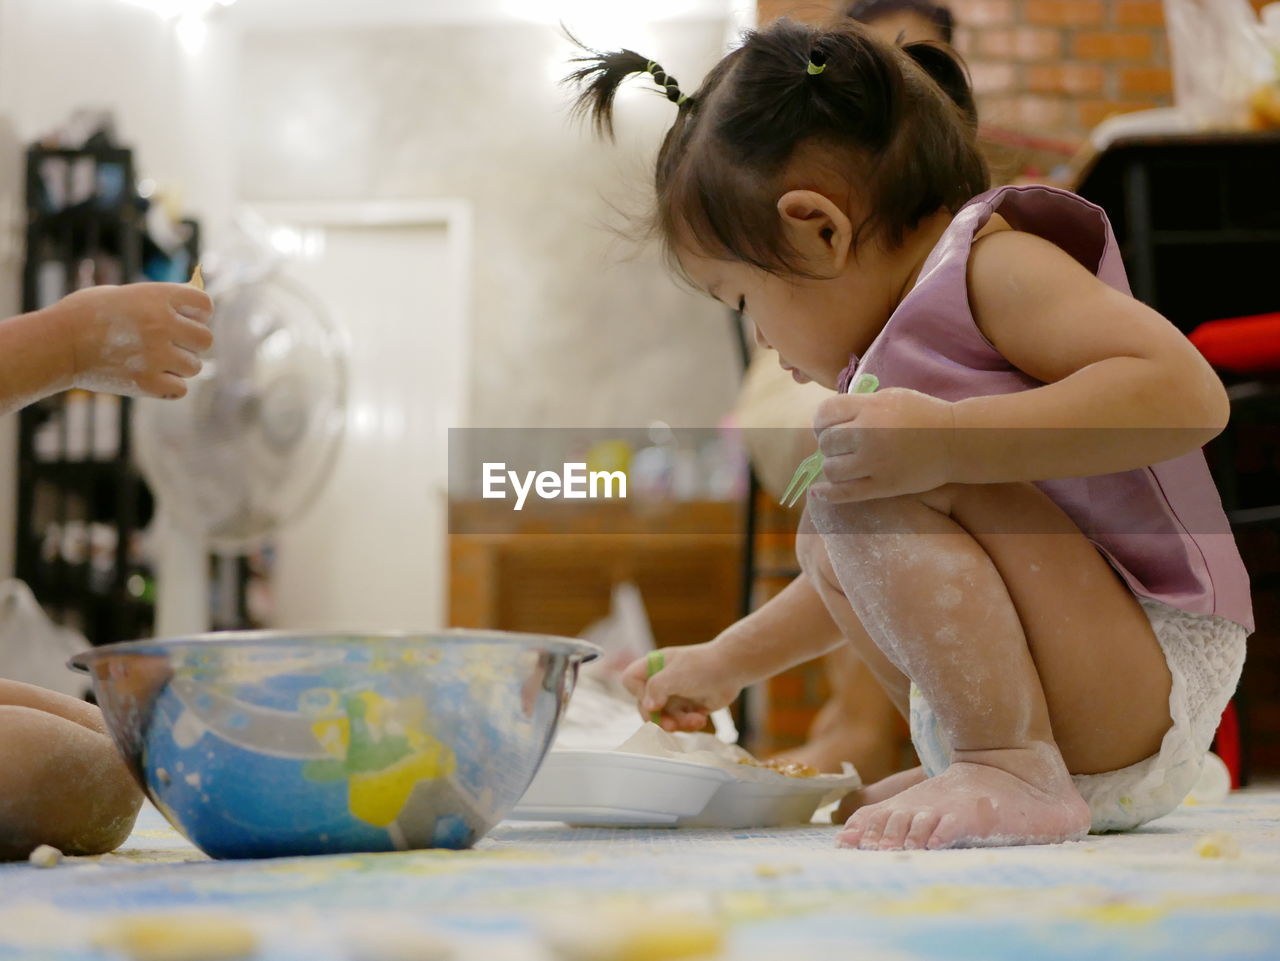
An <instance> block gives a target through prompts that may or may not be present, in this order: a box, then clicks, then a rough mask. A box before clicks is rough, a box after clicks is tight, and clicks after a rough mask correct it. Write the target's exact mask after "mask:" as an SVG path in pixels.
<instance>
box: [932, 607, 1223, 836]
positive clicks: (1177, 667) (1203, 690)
mask: <svg viewBox="0 0 1280 961" xmlns="http://www.w3.org/2000/svg"><path fill="white" fill-rule="evenodd" d="M1138 600H1139V602H1140V603H1141V604H1142V609H1143V610H1144V611H1146V614H1147V618H1148V619H1149V620H1150V621H1151V627H1152V630H1154V632H1155V635H1156V639H1157V640H1158V641H1159V642H1160V648H1161V649H1162V650H1163V651H1164V656H1165V660H1166V661H1167V662H1168V664H1169V672H1170V674H1172V675H1173V686H1172V688H1171V689H1170V691H1169V716H1170V717H1171V718H1173V726H1172V727H1170V728H1169V730H1168V732H1167V733H1166V734H1165V736H1164V740H1163V741H1162V742H1161V744H1160V750H1159V751H1158V752H1157V753H1156V754H1153V755H1152V756H1151V757H1149V758H1146V759H1145V760H1142V761H1139V762H1138V763H1137V764H1131V765H1129V767H1125V768H1121V769H1120V770H1118V771H1107V772H1105V773H1103V774H1080V775H1076V776H1075V778H1074V780H1075V783H1076V788H1077V789H1078V790H1079V791H1080V794H1081V795H1082V796H1083V797H1084V799H1085V801H1086V802H1087V803H1088V805H1089V811H1090V812H1091V813H1092V814H1093V827H1092V830H1093V831H1094V832H1095V833H1098V832H1101V831H1127V830H1129V829H1131V828H1135V827H1137V826H1138V825H1140V824H1145V823H1147V822H1148V821H1154V820H1155V819H1156V818H1158V817H1163V816H1164V815H1166V814H1168V813H1169V812H1170V811H1172V810H1173V809H1174V808H1176V807H1177V806H1178V805H1179V804H1181V803H1182V801H1183V799H1184V798H1185V797H1186V796H1187V794H1188V793H1189V792H1190V791H1191V789H1192V788H1193V787H1194V786H1195V783H1196V779H1197V778H1198V777H1199V776H1200V768H1201V765H1203V764H1204V756H1205V753H1206V752H1207V751H1208V750H1209V745H1210V744H1211V743H1212V741H1213V735H1214V733H1215V732H1216V731H1217V729H1218V723H1219V720H1220V719H1221V717H1222V712H1223V710H1225V709H1226V706H1227V702H1228V701H1229V700H1231V696H1232V695H1233V694H1234V693H1235V690H1236V684H1237V683H1238V682H1239V680H1240V670H1241V668H1242V667H1243V666H1244V648H1245V638H1246V637H1247V636H1248V631H1246V630H1245V629H1244V627H1242V626H1241V625H1239V624H1237V623H1235V622H1234V621H1229V620H1227V619H1226V618H1224V617H1217V616H1216V615H1213V614H1188V613H1187V612H1186V611H1182V610H1179V609H1178V608H1176V607H1170V606H1169V605H1168V604H1163V603H1161V602H1160V601H1153V600H1150V599H1148V598H1138ZM911 741H912V743H913V744H914V745H915V749H916V753H917V754H919V755H920V763H921V764H922V765H924V770H925V773H926V774H928V775H929V776H930V777H933V776H934V775H935V774H937V773H939V772H940V771H945V770H946V769H947V766H948V765H950V763H951V749H950V747H948V746H947V741H946V735H945V734H944V733H943V732H942V730H941V729H940V728H939V726H938V720H937V718H936V717H935V716H934V713H933V709H932V708H930V707H929V703H928V702H927V701H926V700H925V699H924V697H923V695H922V694H921V693H920V689H919V688H917V687H916V686H915V685H914V684H912V685H911Z"/></svg>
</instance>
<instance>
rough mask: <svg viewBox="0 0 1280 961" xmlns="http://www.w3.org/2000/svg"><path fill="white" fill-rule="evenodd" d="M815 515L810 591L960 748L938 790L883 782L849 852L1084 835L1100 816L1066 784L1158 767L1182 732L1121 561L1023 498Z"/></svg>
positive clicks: (931, 497)
mask: <svg viewBox="0 0 1280 961" xmlns="http://www.w3.org/2000/svg"><path fill="white" fill-rule="evenodd" d="M809 512H810V513H811V515H812V520H813V524H814V527H815V528H816V530H817V532H818V533H819V535H820V543H821V548H822V550H821V551H817V550H815V549H814V547H813V544H812V541H814V540H816V539H814V538H810V539H809V540H810V542H811V543H810V544H809V546H808V547H807V548H805V550H806V553H808V555H809V556H808V557H807V559H806V562H805V567H806V570H807V571H808V572H809V576H810V578H811V579H816V581H817V583H818V585H819V590H820V592H823V595H824V600H826V602H827V604H828V607H829V608H830V609H831V610H832V612H833V616H836V618H837V620H839V621H841V622H842V625H849V627H850V629H847V630H846V635H847V636H849V637H850V639H851V641H853V642H854V644H855V646H858V644H859V637H861V638H864V639H869V640H871V641H872V642H874V647H875V649H876V650H878V651H879V652H880V654H881V658H880V660H879V661H877V660H875V658H874V655H872V656H870V657H868V663H869V664H870V665H871V667H872V670H873V671H875V672H876V674H877V677H879V678H880V680H881V683H882V684H884V685H885V687H886V690H887V691H889V693H890V696H891V697H893V698H894V699H895V702H897V703H898V704H899V706H900V708H903V707H905V703H904V702H905V692H906V690H907V682H906V678H908V677H909V678H910V679H911V681H913V682H914V683H915V685H916V686H917V688H918V689H919V690H920V692H921V694H922V695H923V696H924V698H925V699H926V700H927V701H928V702H929V704H930V705H931V707H932V708H933V711H934V714H935V715H936V717H937V718H938V720H939V723H940V727H941V728H942V730H943V733H944V734H945V736H946V738H947V740H948V742H949V743H950V745H951V749H952V764H951V766H950V767H949V768H947V770H945V771H943V772H942V773H940V774H938V775H937V776H936V777H933V778H929V779H928V780H919V781H918V782H917V783H914V784H913V783H912V781H913V778H912V777H911V776H910V775H905V776H895V778H894V779H890V780H893V781H894V782H895V783H894V784H893V785H889V784H888V783H887V782H886V783H885V784H884V787H885V788H886V789H887V790H885V791H878V790H877V789H878V788H880V787H881V785H874V786H873V787H872V788H871V789H870V790H869V791H868V792H867V795H868V796H867V797H866V798H865V799H864V800H866V801H867V802H874V803H867V804H866V805H865V806H863V807H861V808H859V809H858V810H857V811H855V812H854V813H853V815H852V816H851V817H850V819H849V822H848V824H847V825H846V828H845V830H844V831H843V832H842V834H841V842H842V843H844V844H846V845H848V846H859V847H864V848H882V849H896V848H904V847H905V848H923V847H929V848H939V847H951V846H961V845H979V844H1017V843H1022V844H1027V843H1052V842H1058V841H1063V840H1068V839H1071V838H1075V837H1079V836H1081V835H1083V834H1084V833H1085V832H1086V831H1087V830H1088V828H1089V821H1090V819H1089V811H1088V808H1087V806H1086V805H1085V803H1084V800H1083V799H1082V798H1081V797H1080V795H1079V793H1078V792H1077V791H1076V789H1075V787H1074V785H1073V783H1072V781H1071V777H1070V774H1093V773H1100V772H1103V771H1111V770H1116V769H1118V768H1122V767H1126V766H1128V765H1130V764H1133V763H1136V762H1137V761H1140V760H1142V759H1144V758H1146V757H1149V756H1150V755H1152V754H1154V753H1156V752H1157V751H1158V750H1159V747H1160V742H1161V738H1162V737H1163V735H1164V733H1165V731H1166V730H1168V728H1169V726H1170V724H1171V721H1170V717H1169V688H1170V683H1171V682H1170V675H1169V671H1168V667H1167V665H1166V663H1165V660H1164V656H1163V654H1162V653H1161V650H1160V647H1159V644H1158V642H1157V641H1156V639H1155V635H1154V634H1153V633H1152V630H1151V627H1150V624H1149V622H1148V621H1147V618H1146V616H1145V614H1144V613H1143V611H1142V608H1141V607H1140V606H1139V604H1138V603H1137V601H1136V600H1135V599H1134V597H1133V595H1132V593H1131V592H1130V591H1129V589H1128V587H1127V586H1126V585H1125V584H1124V583H1123V582H1122V581H1121V580H1120V578H1119V577H1118V576H1117V575H1116V573H1115V572H1114V571H1113V570H1112V568H1111V567H1110V565H1108V563H1107V562H1106V561H1105V560H1104V559H1103V557H1102V556H1101V555H1100V554H1099V553H1098V551H1097V550H1096V549H1095V548H1094V547H1093V546H1092V545H1091V544H1090V543H1089V542H1088V540H1086V539H1085V537H1084V536H1083V535H1082V534H1081V533H1080V531H1079V530H1078V529H1077V528H1076V527H1075V525H1074V524H1073V523H1072V521H1071V520H1070V518H1068V517H1067V516H1066V515H1065V514H1064V513H1063V512H1062V511H1061V510H1060V509H1059V508H1058V507H1057V506H1056V505H1055V504H1053V502H1052V501H1050V500H1049V498H1048V497H1047V496H1045V495H1044V494H1043V493H1042V492H1041V491H1039V490H1038V489H1037V488H1035V487H1034V486H1032V485H1030V484H987V485H947V486H945V487H942V488H939V489H937V490H934V491H931V492H928V493H925V494H918V495H909V496H903V497H893V498H885V499H882V500H872V501H865V502H861V503H854V504H843V505H830V504H823V503H821V502H818V501H811V503H810V507H809ZM853 625H856V628H854V627H853ZM895 672H896V673H895ZM917 777H918V775H917ZM896 789H903V790H901V793H896V794H893V795H892V796H888V797H886V796H885V795H887V794H888V793H889V790H896Z"/></svg>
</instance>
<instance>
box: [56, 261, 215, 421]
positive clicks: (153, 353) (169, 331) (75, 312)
mask: <svg viewBox="0 0 1280 961" xmlns="http://www.w3.org/2000/svg"><path fill="white" fill-rule="evenodd" d="M50 310H51V311H53V312H54V314H55V316H56V317H57V318H58V319H59V320H60V321H61V323H62V324H63V325H64V329H65V331H66V336H67V343H68V344H69V346H70V349H71V356H70V361H69V363H70V366H71V382H72V384H73V385H74V386H76V387H84V388H87V389H89V390H102V391H110V392H112V393H118V394H131V395H133V396H151V397H182V396H183V395H185V394H186V392H187V385H186V384H185V383H184V382H183V379H184V378H187V377H194V376H195V375H196V374H198V373H200V369H201V363H200V357H199V355H200V354H202V353H204V352H205V351H206V350H208V349H209V348H210V347H212V346H213V334H212V333H210V331H209V327H208V323H209V320H210V318H211V317H212V315H213V301H212V300H210V299H209V295H208V294H206V293H204V292H203V291H201V290H197V289H196V288H194V287H191V286H188V285H186V284H156V283H141V284H128V285H125V286H121V287H113V286H100V287H90V288H87V289H85V290H79V291H76V292H75V293H74V294H71V295H70V296H68V297H65V298H63V299H62V300H61V301H59V302H58V303H57V304H56V305H54V306H53V307H52V308H50Z"/></svg>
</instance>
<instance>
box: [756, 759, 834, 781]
mask: <svg viewBox="0 0 1280 961" xmlns="http://www.w3.org/2000/svg"><path fill="white" fill-rule="evenodd" d="M738 763H739V764H746V765H748V766H750V767H762V768H765V769H767V770H770V771H777V772H778V773H779V774H782V775H784V776H786V777H817V776H818V769H817V768H816V767H814V766H813V765H811V764H805V763H804V762H803V761H788V760H787V759H786V758H782V757H773V758H770V759H769V760H767V761H757V760H756V759H755V758H753V757H750V758H748V757H744V758H741V759H739V761H738Z"/></svg>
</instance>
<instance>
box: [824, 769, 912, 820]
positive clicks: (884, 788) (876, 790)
mask: <svg viewBox="0 0 1280 961" xmlns="http://www.w3.org/2000/svg"><path fill="white" fill-rule="evenodd" d="M924 779H925V773H924V768H922V767H913V768H911V769H910V770H907V771H899V772H898V773H897V774H890V775H889V776H888V777H886V778H881V779H880V780H878V781H875V782H873V783H871V784H868V785H867V786H866V787H862V788H859V789H858V790H856V791H852V792H850V793H849V794H847V795H845V797H844V800H842V801H841V802H840V806H839V807H837V808H836V810H835V813H833V814H832V815H831V823H832V824H844V823H845V822H846V821H848V820H849V818H850V817H851V816H852V815H853V812H854V811H859V810H861V809H862V808H865V807H870V806H871V805H873V804H879V803H880V802H881V801H887V800H888V799H889V798H891V797H894V796H895V795H897V794H901V793H902V792H903V791H905V790H906V789H907V788H910V787H915V786H916V785H917V784H919V783H920V782H921V781H923V780H924Z"/></svg>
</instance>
